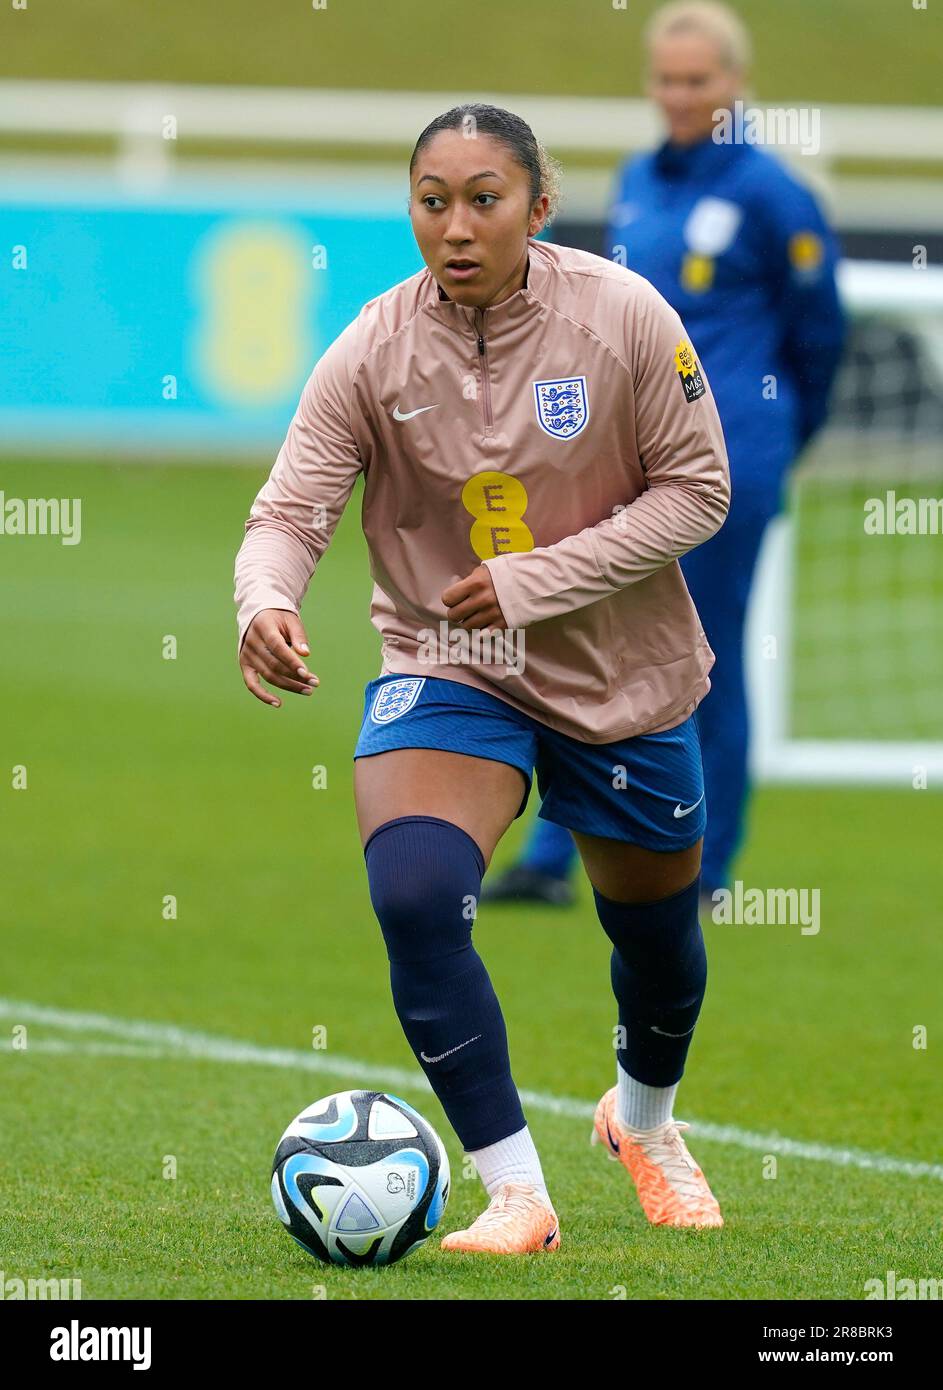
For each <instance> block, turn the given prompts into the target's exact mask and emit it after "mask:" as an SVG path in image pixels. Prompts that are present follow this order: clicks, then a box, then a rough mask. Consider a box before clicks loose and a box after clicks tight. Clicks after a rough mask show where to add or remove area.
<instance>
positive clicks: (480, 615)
mask: <svg viewBox="0 0 943 1390" xmlns="http://www.w3.org/2000/svg"><path fill="white" fill-rule="evenodd" d="M442 602H443V603H444V604H445V606H446V608H447V609H448V610H449V622H450V623H454V624H455V626H456V627H464V628H465V629H466V631H467V630H470V629H471V628H473V627H477V628H481V629H485V628H489V627H496V628H501V629H504V630H506V628H507V623H506V622H505V621H504V614H503V613H502V612H501V605H500V604H499V603H498V596H497V594H496V593H495V591H494V584H493V583H492V582H491V574H490V572H489V570H488V567H487V565H479V566H478V568H477V569H473V570H472V572H471V574H468V575H466V576H465V578H464V579H459V580H456V582H455V583H454V584H450V585H449V587H448V588H447V589H443V591H442Z"/></svg>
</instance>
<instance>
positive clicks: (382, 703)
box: [370, 676, 426, 724]
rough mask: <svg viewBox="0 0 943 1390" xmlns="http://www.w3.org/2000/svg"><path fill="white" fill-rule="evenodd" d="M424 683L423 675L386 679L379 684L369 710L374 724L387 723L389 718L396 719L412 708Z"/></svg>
mask: <svg viewBox="0 0 943 1390" xmlns="http://www.w3.org/2000/svg"><path fill="white" fill-rule="evenodd" d="M425 683H426V678H425V676H403V677H402V679H400V680H397V681H386V682H385V684H383V685H381V686H380V689H379V690H378V691H377V693H376V698H375V699H374V701H373V708H372V709H371V711H370V718H371V719H372V720H373V722H374V724H389V722H390V720H391V719H398V718H399V717H400V715H401V714H405V713H406V711H407V710H408V709H412V707H413V705H414V704H415V703H416V701H417V700H418V698H419V692H420V690H421V689H422V687H423V686H424V685H425Z"/></svg>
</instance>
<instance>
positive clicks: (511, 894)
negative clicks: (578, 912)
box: [479, 865, 576, 907]
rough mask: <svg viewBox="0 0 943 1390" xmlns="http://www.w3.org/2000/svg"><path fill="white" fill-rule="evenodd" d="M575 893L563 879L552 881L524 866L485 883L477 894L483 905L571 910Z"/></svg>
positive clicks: (550, 877) (552, 879)
mask: <svg viewBox="0 0 943 1390" xmlns="http://www.w3.org/2000/svg"><path fill="white" fill-rule="evenodd" d="M575 901H576V893H575V892H574V891H573V888H572V887H571V885H570V884H569V883H568V881H567V880H566V879H565V878H554V877H552V875H550V874H543V873H540V872H539V871H538V870H537V869H526V868H524V866H523V865H516V866H515V867H514V868H511V869H506V870H505V872H504V873H503V874H498V875H497V876H496V877H495V878H494V879H492V880H490V881H489V882H486V883H485V884H484V885H483V886H482V889H481V893H480V894H479V902H483V903H545V904H546V905H547V906H548V907H572V905H573V903H574V902H575Z"/></svg>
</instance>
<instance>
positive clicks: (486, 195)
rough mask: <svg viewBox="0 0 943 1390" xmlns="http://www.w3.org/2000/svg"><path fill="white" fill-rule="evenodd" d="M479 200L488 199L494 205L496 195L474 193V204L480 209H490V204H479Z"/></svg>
mask: <svg viewBox="0 0 943 1390" xmlns="http://www.w3.org/2000/svg"><path fill="white" fill-rule="evenodd" d="M479 198H490V199H491V203H496V202H497V201H498V195H497V193H476V194H475V202H476V203H478V206H479V207H481V208H490V207H491V203H479V202H478V200H479Z"/></svg>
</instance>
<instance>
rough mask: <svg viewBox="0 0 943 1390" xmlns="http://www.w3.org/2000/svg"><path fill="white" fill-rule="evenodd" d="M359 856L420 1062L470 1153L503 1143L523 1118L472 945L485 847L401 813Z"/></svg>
mask: <svg viewBox="0 0 943 1390" xmlns="http://www.w3.org/2000/svg"><path fill="white" fill-rule="evenodd" d="M364 857H365V859H366V863H367V877H368V881H369V885H370V900H371V902H372V903H373V909H374V911H375V912H376V915H377V918H378V920H379V923H380V927H381V930H382V932H383V939H384V941H385V943H386V951H387V955H388V957H389V960H390V983H391V985H392V988H393V1003H394V1006H395V1008H396V1013H397V1017H398V1018H399V1021H400V1023H401V1024H402V1027H403V1032H404V1033H405V1034H406V1037H407V1039H408V1041H409V1045H410V1047H411V1048H412V1049H413V1052H414V1054H415V1056H416V1060H417V1061H418V1062H419V1065H420V1066H421V1067H422V1069H423V1071H424V1072H425V1074H426V1076H427V1077H428V1078H429V1082H430V1084H431V1086H432V1089H433V1091H434V1092H435V1094H436V1095H437V1096H438V1098H439V1101H440V1102H441V1104H442V1108H443V1109H444V1111H445V1113H446V1115H447V1116H448V1117H449V1122H450V1123H451V1125H452V1127H453V1128H454V1130H455V1132H456V1134H457V1135H458V1137H459V1139H460V1140H461V1141H462V1144H463V1146H464V1147H465V1148H466V1149H469V1150H470V1149H482V1148H484V1147H485V1146H486V1145H488V1144H494V1143H497V1141H498V1140H500V1139H506V1138H507V1137H508V1135H511V1134H514V1133H516V1132H517V1131H518V1130H520V1129H523V1128H524V1126H525V1124H526V1123H527V1121H526V1120H525V1118H524V1112H523V1110H522V1108H521V1102H520V1099H519V1097H518V1094H517V1088H516V1086H515V1085H514V1081H513V1079H512V1077H511V1064H510V1059H509V1057H508V1042H507V1031H506V1029H505V1026H504V1018H503V1016H502V1013H501V1006H500V1005H499V1003H498V1000H497V996H496V995H495V992H494V989H493V988H492V984H491V980H490V979H489V977H488V972H487V970H486V969H485V967H484V963H483V961H482V960H481V957H480V956H479V955H478V952H477V951H476V950H475V948H474V946H473V945H472V939H471V937H472V925H473V922H474V914H475V911H476V909H477V906H478V897H479V893H480V890H481V879H482V875H483V874H484V871H485V862H484V859H483V857H482V854H481V850H480V849H479V848H478V846H477V844H476V843H475V841H474V840H473V839H472V838H471V836H470V835H468V834H467V833H466V832H465V831H464V830H462V829H461V828H460V827H459V826H457V825H453V824H452V822H451V821H447V820H442V819H440V818H439V817H438V816H398V817H396V818H395V819H394V820H389V821H385V822H384V824H383V825H380V826H378V827H377V829H376V830H374V832H373V834H372V835H371V836H370V837H369V839H368V840H367V843H366V844H365V845H364Z"/></svg>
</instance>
